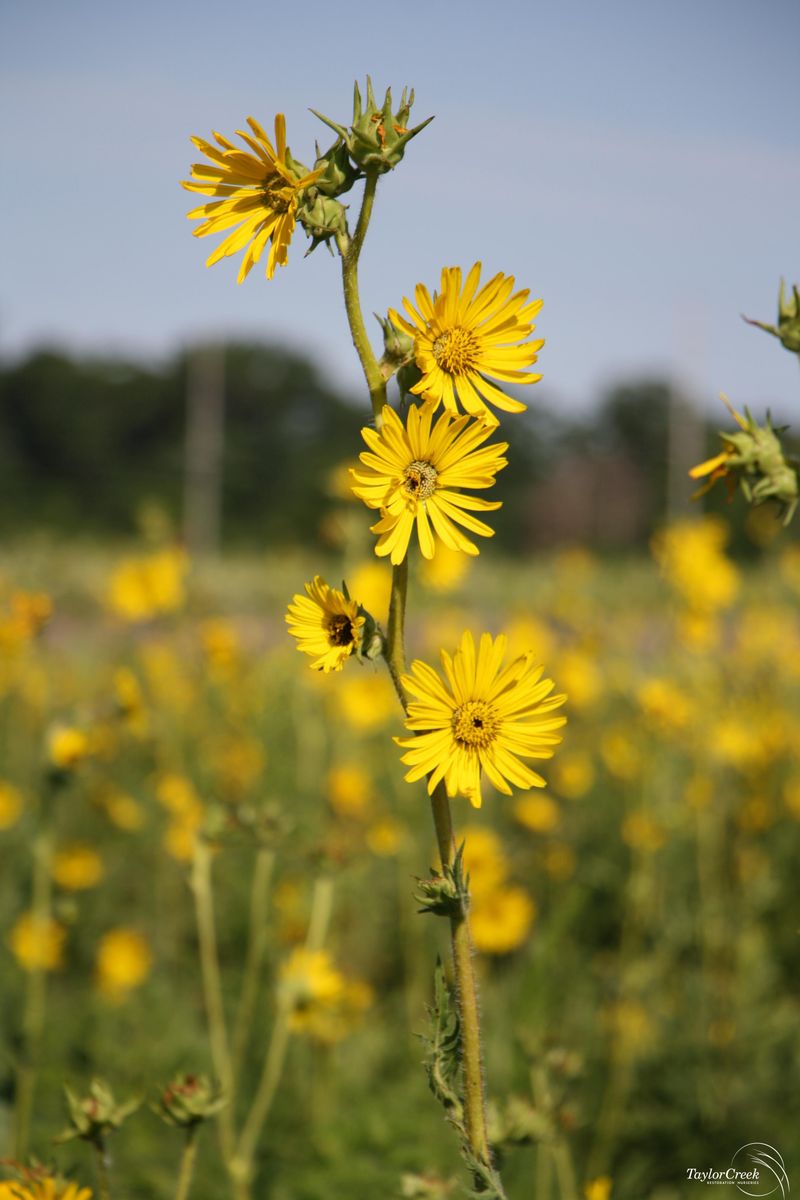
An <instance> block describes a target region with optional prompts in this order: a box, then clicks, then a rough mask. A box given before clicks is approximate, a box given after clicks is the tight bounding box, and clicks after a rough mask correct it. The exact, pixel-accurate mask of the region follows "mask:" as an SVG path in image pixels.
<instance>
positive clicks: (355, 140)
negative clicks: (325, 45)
mask: <svg viewBox="0 0 800 1200" xmlns="http://www.w3.org/2000/svg"><path fill="white" fill-rule="evenodd" d="M413 103H414V91H413V89H412V90H411V91H410V92H409V91H408V90H407V89H406V88H404V89H403V94H402V96H401V98H400V107H399V108H398V109H397V112H394V111H393V109H392V92H391V88H387V90H386V96H385V97H384V101H383V104H382V105H381V106H379V105H378V102H377V100H376V99H375V93H374V91H373V89H372V80H371V79H370V77H369V76H367V96H366V105H365V104H364V102H363V101H362V98H361V90H360V88H359V86H358V84H357V83H356V85H355V89H354V93H353V122H352V124H351V125H350V126H349V127H346V126H344V125H340V124H338V123H337V122H336V121H332V120H331V119H330V117H326V116H323V114H322V113H319V112H317V111H316V109H313V108H312V110H311V111H312V112H313V113H314V116H315V117H319V119H320V121H323V122H324V124H326V125H328V126H329V127H330V128H331V129H333V130H334V132H335V133H337V134H338V135H339V137H340V138H341V139H342V142H343V143H344V145H345V146H346V147H347V152H348V154H349V155H350V158H351V159H352V160H353V162H354V163H355V165H356V167H358V168H360V169H361V170H362V171H374V172H377V173H378V174H379V175H382V174H384V173H385V172H386V171H391V170H393V169H394V168H395V167H396V166H397V164H398V163H399V162H400V160H401V159H402V157H403V154H404V153H405V148H406V146H407V145H408V143H409V142H410V141H411V139H412V138H413V137H416V135H417V134H418V133H419V132H420V131H421V130H423V129H424V128H425V126H426V125H428V124H430V122H431V121H432V120H433V117H428V119H427V120H426V121H422V122H421V123H420V124H419V125H417V126H415V127H414V128H413V129H409V128H408V118H409V115H410V113H411V106H412V104H413Z"/></svg>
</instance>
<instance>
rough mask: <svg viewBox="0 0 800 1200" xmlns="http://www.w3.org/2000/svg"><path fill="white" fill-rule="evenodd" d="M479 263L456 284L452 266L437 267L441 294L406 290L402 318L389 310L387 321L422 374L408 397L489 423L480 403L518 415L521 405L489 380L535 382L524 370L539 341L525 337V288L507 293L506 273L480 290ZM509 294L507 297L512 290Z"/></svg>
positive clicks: (531, 308)
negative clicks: (409, 344)
mask: <svg viewBox="0 0 800 1200" xmlns="http://www.w3.org/2000/svg"><path fill="white" fill-rule="evenodd" d="M480 276H481V264H480V263H479V262H478V263H475V265H474V266H473V267H472V269H471V270H470V272H469V274H468V275H467V278H466V282H465V283H464V286H463V288H462V286H461V283H462V276H461V268H460V267H445V268H444V269H443V270H442V280H441V289H442V290H441V293H439V292H434V293H433V299H431V296H430V294H429V292H428V289H427V288H426V287H425V286H424V285H423V284H421V283H420V284H417V287H416V289H415V292H414V296H415V299H416V302H417V304H416V308H415V307H414V305H413V304H412V303H411V301H410V300H407V299H406V298H404V299H403V307H404V308H405V310H406V312H407V314H408V316H409V317H410V321H409V320H407V319H406V318H405V317H402V316H400V314H399V313H397V312H395V310H394V309H390V310H389V317H390V319H391V321H392V322H393V323H394V324H395V325H397V326H398V328H400V329H402V330H403V331H404V332H405V333H407V334H408V335H409V336H410V337H413V339H414V356H415V358H416V362H417V366H418V367H419V369H420V371H421V372H422V378H421V379H420V380H419V382H418V383H416V384H415V385H414V386H413V387H412V389H411V390H412V392H413V393H414V394H415V395H418V396H422V397H423V399H425V400H429V401H431V403H432V404H433V407H434V408H438V406H439V404H443V405H444V407H445V408H446V409H449V411H450V412H457V411H458V406H457V403H456V400H458V401H460V403H461V407H462V408H463V409H464V411H465V412H468V413H472V414H473V415H475V416H481V417H483V419H484V420H487V421H489V422H490V423H491V424H493V425H496V424H497V423H498V422H497V418H496V417H495V415H494V413H492V412H491V411H490V409H489V407H488V405H490V404H492V405H494V406H495V408H499V409H501V410H502V411H503V412H524V410H525V407H526V406H525V405H524V404H522V403H521V402H520V401H519V400H512V398H511V397H510V396H507V395H506V394H505V392H503V391H501V390H500V388H498V387H496V386H495V385H494V384H493V383H490V381H489V379H487V376H491V378H492V379H498V380H499V381H500V382H501V383H510V384H521V383H537V382H538V380H540V379H541V375H533V374H531V373H530V371H529V370H528V368H529V367H531V366H533V364H534V363H535V362H536V360H537V357H538V352H539V350H541V348H542V346H543V345H544V342H543V341H538V342H526V341H525V339H526V338H529V337H530V335H531V334H532V333H533V330H534V328H535V326H534V323H533V318H534V317H535V316H536V314H537V313H538V311H539V309H540V308H541V307H542V301H541V300H533V301H531V302H530V303H528V297H529V295H530V291H529V290H528V289H527V288H525V289H523V290H522V291H519V292H514V276H513V275H503V273H502V272H500V273H499V274H497V275H495V276H494V277H493V278H492V279H490V280H489V282H488V283H485V284H484V285H483V287H482V288H480V290H479V289H478V284H479V283H480ZM512 293H513V294H512Z"/></svg>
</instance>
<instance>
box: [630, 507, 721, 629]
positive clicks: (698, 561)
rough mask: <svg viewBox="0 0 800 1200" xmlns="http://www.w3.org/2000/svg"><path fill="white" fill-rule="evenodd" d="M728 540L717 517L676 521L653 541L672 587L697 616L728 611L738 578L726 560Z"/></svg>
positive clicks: (654, 552) (657, 559)
mask: <svg viewBox="0 0 800 1200" xmlns="http://www.w3.org/2000/svg"><path fill="white" fill-rule="evenodd" d="M727 538H728V532H727V529H726V527H725V525H724V523H723V522H722V521H719V520H717V519H716V518H714V517H704V518H702V520H698V521H691V520H684V521H676V522H674V524H672V525H670V526H669V527H668V528H667V529H664V530H662V531H661V532H660V533H658V534H657V535H656V536H655V537H654V538H653V543H652V545H653V554H654V555H655V558H656V561H657V562H658V564H659V566H660V567H661V570H662V571H663V573H664V575H665V576H666V578H667V580H668V581H669V583H670V584H671V585H672V586H673V587H674V588H675V590H676V591H677V592H678V593H679V594H680V596H681V597H682V599H683V600H684V601H685V602H686V603H687V604H688V605H689V607H690V608H691V609H693V610H694V611H695V612H697V613H700V614H701V615H704V616H711V615H713V614H714V613H715V612H717V611H718V610H719V609H722V608H727V606H728V605H729V604H730V603H731V601H732V600H733V598H734V596H735V594H736V591H737V589H738V586H739V575H738V572H737V570H736V568H735V566H734V565H733V563H732V562H731V561H730V559H728V558H727V557H726V556H725V553H724V549H723V548H724V546H725V542H726V541H727Z"/></svg>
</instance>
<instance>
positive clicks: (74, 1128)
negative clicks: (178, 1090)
mask: <svg viewBox="0 0 800 1200" xmlns="http://www.w3.org/2000/svg"><path fill="white" fill-rule="evenodd" d="M64 1091H65V1092H66V1095H67V1105H68V1107H69V1117H70V1124H69V1127H68V1128H67V1129H65V1130H64V1131H63V1132H62V1133H60V1134H59V1135H58V1137H56V1139H55V1141H57V1142H68V1141H71V1140H72V1139H73V1138H81V1139H82V1140H83V1141H85V1142H93V1143H95V1144H101V1143H102V1142H103V1140H104V1138H105V1137H106V1135H107V1134H109V1133H113V1132H114V1131H115V1130H116V1129H119V1127H120V1125H122V1123H123V1121H125V1120H126V1118H127V1117H129V1116H130V1115H131V1113H133V1112H135V1111H136V1109H137V1108H138V1107H139V1105H140V1104H141V1100H140V1099H139V1098H138V1097H136V1098H134V1099H131V1100H126V1101H125V1102H124V1103H122V1104H117V1102H116V1100H115V1099H114V1094H113V1092H112V1091H111V1088H110V1087H109V1086H108V1084H107V1083H105V1082H104V1081H103V1080H102V1079H93V1080H92V1082H91V1084H90V1085H89V1094H88V1096H76V1095H75V1093H74V1092H73V1091H72V1090H71V1089H70V1088H68V1087H66V1088H65V1089H64Z"/></svg>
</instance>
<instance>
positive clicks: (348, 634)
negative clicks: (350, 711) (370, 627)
mask: <svg viewBox="0 0 800 1200" xmlns="http://www.w3.org/2000/svg"><path fill="white" fill-rule="evenodd" d="M306 592H307V593H308V595H307V596H295V597H294V599H293V601H292V603H291V604H290V605H289V611H288V612H287V613H286V624H287V625H288V626H289V633H290V634H291V635H292V637H294V638H297V649H298V650H302V652H303V653H304V654H309V655H311V656H312V657H315V656H316V659H315V661H314V662H312V663H311V666H312V667H313V668H314V669H315V670H317V671H326V672H327V671H341V669H342V667H343V665H344V661H345V659H346V658H349V657H350V655H351V654H352V653H353V651H358V650H359V649H360V646H361V639H362V632H363V629H364V622H365V617H364V616H363V615H361V614H360V613H359V610H358V605H357V604H356V603H355V601H354V600H350V599H349V598H348V597H347V596H345V594H344V593H343V592H340V591H338V590H337V589H336V588H333V587H329V586H328V584H327V583H326V582H325V580H324V579H322V578H321V576H319V575H315V576H314V579H313V580H312V581H311V583H307V584H306Z"/></svg>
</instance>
